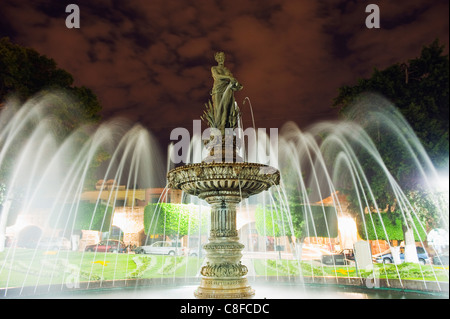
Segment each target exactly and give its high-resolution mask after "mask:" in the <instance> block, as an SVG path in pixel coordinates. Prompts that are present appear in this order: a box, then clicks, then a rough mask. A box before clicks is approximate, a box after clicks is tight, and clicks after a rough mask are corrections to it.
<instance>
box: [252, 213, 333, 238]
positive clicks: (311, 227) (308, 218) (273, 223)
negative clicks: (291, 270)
mask: <svg viewBox="0 0 450 319" xmlns="http://www.w3.org/2000/svg"><path fill="white" fill-rule="evenodd" d="M292 208H293V207H291V209H290V211H285V210H281V209H274V208H272V207H262V206H258V207H257V208H256V211H255V223H256V230H257V231H258V233H259V235H261V236H270V237H280V236H295V237H296V238H297V239H298V240H300V241H301V240H302V239H303V238H305V237H329V238H334V237H337V236H338V227H337V215H336V210H335V208H334V207H332V206H315V205H296V206H295V208H294V209H292Z"/></svg>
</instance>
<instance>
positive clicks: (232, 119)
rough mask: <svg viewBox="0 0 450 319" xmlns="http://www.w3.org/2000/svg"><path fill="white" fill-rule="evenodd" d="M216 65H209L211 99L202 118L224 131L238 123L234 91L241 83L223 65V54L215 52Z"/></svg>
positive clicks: (237, 109)
mask: <svg viewBox="0 0 450 319" xmlns="http://www.w3.org/2000/svg"><path fill="white" fill-rule="evenodd" d="M214 58H215V60H216V61H217V65H216V66H213V67H211V73H212V77H213V79H214V85H213V88H212V91H211V97H212V98H211V100H212V104H211V101H209V102H208V104H207V105H206V111H205V112H204V117H202V119H203V120H204V121H206V122H208V124H209V126H210V127H213V128H217V129H219V130H220V131H221V132H222V135H223V134H224V132H225V128H233V129H234V128H236V127H237V124H238V116H239V108H238V106H237V104H236V103H235V100H234V92H236V91H239V90H241V89H242V85H241V84H240V83H239V82H238V81H237V80H236V79H235V78H234V77H233V74H232V73H231V72H230V71H229V70H228V69H227V68H226V67H225V66H224V62H225V54H224V53H223V52H217V53H216V54H215V56H214Z"/></svg>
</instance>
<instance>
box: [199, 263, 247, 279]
mask: <svg viewBox="0 0 450 319" xmlns="http://www.w3.org/2000/svg"><path fill="white" fill-rule="evenodd" d="M200 273H201V274H202V276H205V277H218V278H229V277H242V276H245V275H246V274H247V273H248V268H247V266H245V265H242V263H241V262H239V263H238V264H231V263H223V264H214V265H211V264H210V263H209V262H207V263H206V266H203V267H202V270H201V271H200Z"/></svg>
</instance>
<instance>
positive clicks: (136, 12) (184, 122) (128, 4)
mask: <svg viewBox="0 0 450 319" xmlns="http://www.w3.org/2000/svg"><path fill="white" fill-rule="evenodd" d="M70 3H75V4H78V5H79V7H80V11H81V27H80V28H79V29H68V28H67V27H66V25H65V20H66V17H67V15H68V13H66V12H65V8H66V6H67V5H69V4H70ZM370 3H374V4H377V5H378V6H379V8H380V16H381V19H380V21H381V28H380V29H368V28H366V25H365V20H366V17H367V16H368V15H369V13H366V12H365V9H366V6H367V5H368V4H370ZM448 6H449V4H448V0H434V1H433V0H416V1H413V0H409V1H405V0H404V1H377V0H372V1H363V0H358V1H347V0H345V1H344V0H322V1H321V0H318V1H312V0H311V1H307V0H297V1H294V0H265V1H255V0H229V1H222V0H215V1H213V0H199V1H172V0H138V1H135V0H133V1H115V0H96V1H75V0H74V1H62V0H58V1H46V0H40V1H24V0H1V2H0V36H9V37H10V38H11V40H12V41H13V42H15V43H18V44H20V45H23V46H26V47H32V48H34V49H36V50H37V51H38V52H39V53H41V54H44V55H46V56H48V57H50V58H53V59H54V60H55V61H56V62H57V63H58V66H59V67H61V68H63V69H65V70H67V71H68V72H69V73H71V74H72V75H73V76H74V78H75V85H77V86H81V85H84V86H87V87H89V88H91V89H92V90H93V91H94V93H95V94H97V96H98V97H99V99H100V101H101V104H102V107H103V110H102V115H103V119H105V120H106V119H109V118H111V117H118V116H121V117H126V118H129V119H130V120H131V121H134V122H139V123H141V124H143V125H144V126H145V127H147V128H148V129H149V130H150V131H151V132H152V133H153V134H155V135H156V136H157V137H158V138H159V139H160V140H162V141H163V142H164V141H169V135H170V131H171V130H172V129H173V128H175V127H185V128H187V129H189V130H191V129H192V120H193V119H199V118H200V115H201V114H202V113H203V109H204V103H205V102H207V100H208V99H209V97H210V96H209V92H210V90H211V87H212V83H213V80H212V77H211V73H210V67H211V66H212V65H215V64H216V62H215V61H214V53H215V52H216V51H224V52H225V53H226V54H227V60H226V61H225V66H227V67H228V68H229V69H230V70H231V71H232V72H233V74H234V76H235V77H236V78H237V79H238V80H239V82H241V83H242V84H243V85H244V89H243V90H242V91H240V92H238V93H237V94H236V95H235V96H236V100H237V102H238V103H239V105H240V107H241V110H242V112H243V116H244V125H245V126H249V125H251V116H250V110H249V108H248V105H249V104H248V103H247V102H246V103H245V105H244V104H243V101H244V99H245V98H246V97H248V98H249V99H250V101H251V104H252V106H253V112H254V115H255V124H256V126H257V127H264V128H270V127H281V126H282V124H284V123H285V122H287V121H289V120H292V121H295V122H296V123H297V124H298V125H299V127H300V128H302V129H306V128H307V126H308V125H310V124H313V123H316V122H318V121H320V120H327V119H335V118H337V111H336V110H335V109H332V108H331V104H332V99H333V98H334V97H336V96H337V92H338V91H337V90H338V88H339V87H340V86H342V85H344V84H355V83H356V80H357V79H358V78H361V77H368V76H370V74H371V73H372V71H373V68H374V67H377V68H379V69H383V68H385V67H388V66H390V65H392V64H394V63H397V62H405V61H407V60H408V59H412V58H415V57H417V56H418V55H419V54H420V51H421V48H422V46H424V45H429V44H430V43H431V42H432V41H433V40H434V39H436V38H439V40H440V42H441V44H444V45H445V46H446V52H448V29H449V26H448V22H449V16H448V9H449V8H448Z"/></svg>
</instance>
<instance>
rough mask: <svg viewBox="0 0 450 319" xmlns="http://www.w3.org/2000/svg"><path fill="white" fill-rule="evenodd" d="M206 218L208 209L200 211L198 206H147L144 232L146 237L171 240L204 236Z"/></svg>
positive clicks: (169, 204) (206, 225) (160, 204)
mask: <svg viewBox="0 0 450 319" xmlns="http://www.w3.org/2000/svg"><path fill="white" fill-rule="evenodd" d="M208 217H209V209H207V208H203V209H201V208H200V207H199V206H198V205H191V204H190V205H187V204H172V203H158V204H149V205H147V206H145V209H144V232H145V234H146V235H153V234H158V235H165V236H169V237H171V238H181V237H183V236H185V235H189V234H190V235H194V236H195V235H198V234H199V233H201V234H205V233H206V231H207V227H208V219H209V218H208Z"/></svg>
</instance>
